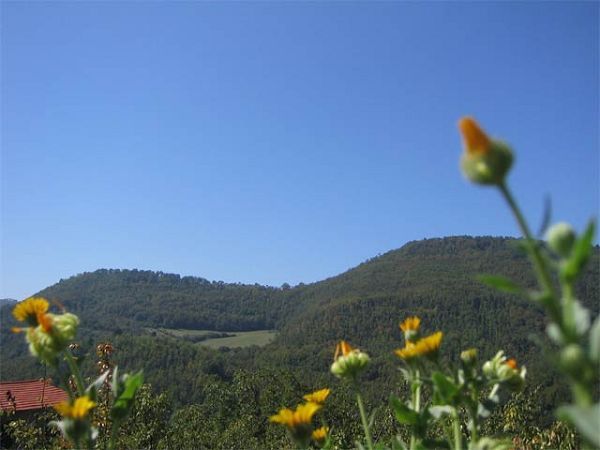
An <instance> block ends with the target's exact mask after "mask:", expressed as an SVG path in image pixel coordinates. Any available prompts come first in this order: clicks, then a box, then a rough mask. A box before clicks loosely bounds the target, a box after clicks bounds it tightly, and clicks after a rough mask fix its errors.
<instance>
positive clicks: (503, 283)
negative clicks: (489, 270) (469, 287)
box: [477, 275, 523, 294]
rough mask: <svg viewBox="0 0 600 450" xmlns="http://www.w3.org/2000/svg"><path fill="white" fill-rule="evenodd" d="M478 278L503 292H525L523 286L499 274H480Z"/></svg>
mask: <svg viewBox="0 0 600 450" xmlns="http://www.w3.org/2000/svg"><path fill="white" fill-rule="evenodd" d="M477 279H478V280H479V281H481V282H482V283H484V284H487V285H488V286H490V287H493V288H495V289H498V290H499V291H502V292H508V293H510V294H519V293H521V292H523V288H521V287H520V286H518V285H517V284H515V283H514V282H512V281H511V280H509V279H508V278H505V277H501V276H499V275H479V276H477Z"/></svg>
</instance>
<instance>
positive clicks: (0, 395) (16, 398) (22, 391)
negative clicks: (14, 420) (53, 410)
mask: <svg viewBox="0 0 600 450" xmlns="http://www.w3.org/2000/svg"><path fill="white" fill-rule="evenodd" d="M68 399H69V395H68V394H67V393H66V392H65V391H63V390H62V389H59V388H57V387H56V386H53V385H52V384H50V380H44V379H37V380H26V381H6V382H0V409H4V410H10V409H12V408H13V407H16V411H27V410H32V409H41V408H44V407H46V406H52V405H56V404H57V403H59V402H62V401H64V400H68Z"/></svg>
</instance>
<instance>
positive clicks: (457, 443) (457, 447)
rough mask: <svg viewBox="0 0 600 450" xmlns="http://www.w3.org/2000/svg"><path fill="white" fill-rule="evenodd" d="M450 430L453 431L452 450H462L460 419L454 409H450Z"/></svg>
mask: <svg viewBox="0 0 600 450" xmlns="http://www.w3.org/2000/svg"><path fill="white" fill-rule="evenodd" d="M452 430H453V431H454V450H462V433H461V432H460V417H459V416H458V411H457V410H456V408H452Z"/></svg>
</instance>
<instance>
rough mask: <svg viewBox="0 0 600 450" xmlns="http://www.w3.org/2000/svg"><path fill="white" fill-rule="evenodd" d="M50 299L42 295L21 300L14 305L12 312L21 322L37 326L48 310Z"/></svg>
mask: <svg viewBox="0 0 600 450" xmlns="http://www.w3.org/2000/svg"><path fill="white" fill-rule="evenodd" d="M48 307H49V304H48V300H46V299H45V298H42V297H29V298H28V299H25V300H23V301H22V302H19V303H17V304H16V306H15V307H14V309H13V311H12V313H13V316H14V318H15V319H17V320H18V321H19V322H27V323H28V324H29V326H32V327H35V326H37V325H38V324H39V323H40V318H42V317H43V316H44V315H45V314H46V312H47V311H48Z"/></svg>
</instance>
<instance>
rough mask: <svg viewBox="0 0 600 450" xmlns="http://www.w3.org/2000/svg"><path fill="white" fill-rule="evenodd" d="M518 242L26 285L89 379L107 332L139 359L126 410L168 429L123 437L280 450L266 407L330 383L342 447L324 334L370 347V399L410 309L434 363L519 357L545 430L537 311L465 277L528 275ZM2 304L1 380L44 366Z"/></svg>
mask: <svg viewBox="0 0 600 450" xmlns="http://www.w3.org/2000/svg"><path fill="white" fill-rule="evenodd" d="M519 243H520V241H519V240H516V239H512V238H492V237H477V238H473V237H451V238H441V239H428V240H422V241H416V242H411V243H408V244H406V245H405V246H403V247H402V248H400V249H398V250H393V251H390V252H388V253H386V254H383V255H380V256H377V257H375V258H372V259H370V260H368V261H365V262H364V263H362V264H360V265H358V266H357V267H355V268H353V269H351V270H349V271H347V272H345V273H343V274H341V275H338V276H336V277H332V278H329V279H326V280H323V281H320V282H316V283H312V284H306V285H304V284H301V285H298V286H295V287H288V286H284V287H282V288H274V287H268V286H261V285H258V284H255V285H243V284H227V283H223V282H214V281H212V282H211V281H208V280H205V279H202V278H196V277H180V276H179V275H174V274H165V273H161V272H150V271H142V270H118V269H101V270H97V271H95V272H92V273H84V274H80V275H76V276H73V277H71V278H68V279H65V280H60V281H59V282H58V283H57V284H55V285H53V286H50V287H48V288H46V289H44V290H43V291H41V292H39V295H40V296H44V297H46V298H48V299H49V300H50V301H51V302H54V304H55V305H56V306H54V308H63V307H64V308H65V309H66V310H68V311H70V312H73V313H75V314H77V315H78V316H79V317H80V319H81V322H82V324H81V327H80V329H79V332H78V336H79V344H80V345H81V349H80V352H81V354H82V355H83V356H85V358H84V367H85V368H86V371H87V373H89V374H90V376H91V375H93V374H94V373H95V372H94V370H95V369H94V359H95V355H94V348H95V345H96V344H97V343H99V342H106V341H109V342H111V343H112V344H113V345H114V347H115V348H116V352H115V354H114V360H115V363H116V364H118V365H119V366H121V367H124V368H125V369H128V370H135V369H139V368H143V369H144V373H145V379H146V381H147V382H148V383H149V384H150V385H151V386H152V388H148V389H147V391H146V393H145V394H144V395H146V396H147V397H148V402H147V406H148V405H154V406H152V407H156V408H157V411H158V412H156V411H155V412H154V413H152V412H151V411H150V412H148V411H146V412H144V411H137V414H150V415H151V416H152V418H151V419H148V418H147V419H146V421H148V422H149V423H152V420H158V421H164V424H163V425H161V426H164V427H166V428H167V430H168V431H167V432H166V434H163V435H160V436H155V435H153V434H152V433H146V434H144V436H146V438H147V439H149V441H148V442H146V443H142V442H141V441H135V442H133V441H131V442H128V441H126V440H124V441H123V442H122V444H123V445H124V446H132V447H135V446H142V447H145V446H163V447H169V448H176V447H177V446H178V445H184V444H183V443H184V442H186V439H193V441H194V442H196V444H197V445H196V447H211V448H215V447H219V448H233V447H239V446H240V443H244V445H243V446H244V447H246V448H248V447H252V448H281V447H282V446H284V445H287V444H286V441H285V439H284V435H283V433H282V432H281V431H280V430H278V429H276V427H273V426H271V425H269V424H268V422H267V421H266V418H267V417H268V416H269V415H270V414H273V413H274V412H275V411H276V410H277V409H278V408H280V407H281V406H283V405H286V404H290V403H291V402H293V401H295V400H294V399H297V398H299V397H301V396H302V393H305V392H308V391H310V390H313V389H316V388H320V387H323V386H329V387H332V388H333V394H332V402H333V404H334V406H333V407H332V408H331V409H330V412H328V414H329V415H330V416H328V420H329V421H330V423H334V424H336V428H338V429H340V430H344V432H345V435H344V436H338V437H337V439H339V444H340V445H341V446H344V445H348V446H351V445H353V442H354V434H353V433H354V432H358V430H357V428H356V427H357V418H356V413H355V411H354V409H353V406H352V400H351V399H349V398H348V396H347V395H346V393H345V392H344V390H343V389H342V388H341V386H340V384H339V383H338V382H337V381H336V380H335V379H334V377H333V376H332V375H331V374H330V373H329V365H330V364H331V360H332V356H333V350H334V347H335V343H336V342H337V341H338V340H339V339H346V340H348V341H349V342H351V343H353V344H354V345H357V346H359V347H360V348H361V349H364V350H365V351H367V352H368V353H369V354H370V355H371V358H372V361H373V364H372V365H371V366H370V368H369V370H368V372H367V373H366V374H365V378H366V383H365V386H366V387H365V396H366V400H367V403H368V404H370V405H376V404H379V403H380V402H381V401H384V402H385V401H387V397H388V396H389V393H390V392H391V391H396V392H399V393H400V394H401V393H402V389H403V388H402V387H399V386H401V381H400V377H399V374H398V370H397V366H398V364H397V360H395V356H394V355H393V350H394V349H395V348H398V347H399V346H400V345H401V336H402V335H401V332H400V330H399V328H398V324H399V322H400V321H401V320H403V319H404V318H406V317H407V316H410V315H418V316H419V317H421V319H422V322H423V324H424V327H425V328H426V329H428V330H430V331H435V330H443V331H444V333H445V335H444V342H443V346H442V349H443V355H444V357H445V360H444V364H456V358H457V357H458V354H459V353H460V351H461V350H463V349H465V348H468V347H476V348H478V349H479V351H480V354H481V357H482V359H483V358H489V357H491V356H492V355H493V354H494V353H495V352H496V351H497V350H498V349H503V350H505V352H506V353H507V354H509V355H511V357H514V358H516V360H518V361H519V363H520V364H523V365H526V366H527V368H528V375H527V383H528V388H527V389H526V392H530V393H531V395H530V397H529V398H528V400H527V402H528V403H527V404H528V405H529V406H528V408H529V409H528V410H527V411H528V413H527V414H529V416H528V417H529V419H527V420H531V421H533V422H534V423H533V425H535V426H538V427H544V426H548V425H549V424H550V423H551V422H552V421H553V420H554V418H553V417H552V413H551V411H552V410H553V407H554V406H556V405H557V404H559V403H560V402H561V401H562V400H563V399H564V398H566V392H565V391H564V388H563V387H561V385H560V384H559V383H558V381H557V376H556V374H555V372H554V371H553V369H552V368H551V364H549V362H548V360H547V356H549V355H548V354H547V353H549V350H548V349H547V348H545V347H544V346H543V344H541V343H539V340H538V339H537V338H536V337H539V336H541V335H542V333H543V330H544V328H545V321H544V316H543V314H542V311H541V309H540V308H539V307H538V306H537V305H535V304H532V303H530V302H528V301H526V300H524V299H521V298H518V297H516V296H513V295H508V294H503V293H499V292H497V291H495V290H493V289H491V288H489V287H486V286H485V285H483V284H482V283H481V282H480V281H478V279H477V275H478V274H500V275H504V276H507V277H509V278H511V279H513V280H516V281H517V282H519V283H520V284H521V285H523V286H533V285H534V277H533V274H532V273H531V269H530V265H529V263H528V261H527V258H526V256H525V255H524V253H523V252H522V250H521V249H520V247H519ZM599 256H600V252H599V249H598V247H595V248H594V252H593V257H592V260H591V261H590V264H589V265H588V269H587V272H586V274H585V276H584V277H582V279H581V280H580V282H579V284H578V290H577V296H578V298H580V299H581V301H582V302H583V303H584V304H585V305H586V306H587V307H588V308H590V309H591V310H592V312H593V316H597V315H598V312H599V304H600V302H599V301H598V300H599V298H600V295H599V285H600V283H599V281H600V275H599V261H600V258H599ZM10 311H11V306H10V305H5V306H3V307H2V308H1V309H0V314H1V320H2V330H1V339H2V341H1V348H0V352H1V353H0V355H1V361H2V370H1V372H0V377H1V378H2V380H16V379H28V378H38V377H41V376H43V375H44V373H45V372H44V368H43V367H42V366H40V365H39V363H37V362H36V361H35V360H34V359H33V358H31V357H29V355H28V353H27V348H26V345H25V343H24V342H23V339H22V337H20V336H17V335H13V334H11V333H10V332H9V330H10V327H11V326H12V325H13V322H14V320H13V318H12V317H11V314H10ZM157 328H166V329H185V330H209V331H213V332H215V336H219V335H223V336H226V335H228V333H231V332H236V331H253V330H276V331H277V335H276V337H275V339H274V340H273V342H271V343H269V344H268V345H266V346H262V347H258V346H250V347H243V348H236V347H222V348H218V349H211V348H207V347H205V346H202V345H200V344H201V342H199V343H192V342H189V341H187V340H185V339H177V338H176V337H172V336H165V335H161V334H157V333H155V332H153V331H152V330H155V329H157ZM219 333H220V334H219ZM338 387H339V389H337V388H338ZM152 392H154V394H153V393H152ZM532 404H534V406H531V405H532ZM148 408H150V406H148ZM381 414H382V418H381V420H378V421H377V423H378V426H379V427H381V429H380V430H374V431H375V433H380V434H385V433H400V432H401V430H398V429H397V425H394V423H393V420H392V419H391V417H390V418H389V420H387V419H388V418H387V416H385V414H386V413H385V412H381ZM524 420H525V419H524ZM190 424H194V426H193V427H192V426H191V425H190ZM167 425H168V426H167ZM530 425H532V424H530ZM175 430H178V431H177V432H175ZM130 434H132V436H137V435H136V434H135V433H134V432H132V433H130ZM142 434H143V433H142ZM140 436H141V435H140ZM148 436H149V437H148ZM123 439H134V438H132V437H129V438H126V437H123ZM140 439H142V438H141V437H140ZM178 440H179V441H178ZM187 442H191V441H187ZM159 443H160V445H159Z"/></svg>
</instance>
